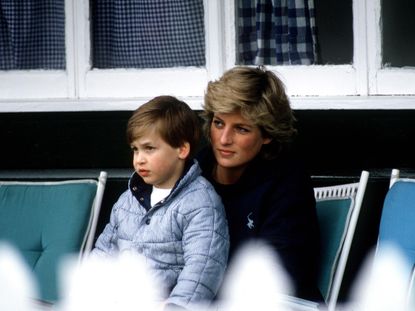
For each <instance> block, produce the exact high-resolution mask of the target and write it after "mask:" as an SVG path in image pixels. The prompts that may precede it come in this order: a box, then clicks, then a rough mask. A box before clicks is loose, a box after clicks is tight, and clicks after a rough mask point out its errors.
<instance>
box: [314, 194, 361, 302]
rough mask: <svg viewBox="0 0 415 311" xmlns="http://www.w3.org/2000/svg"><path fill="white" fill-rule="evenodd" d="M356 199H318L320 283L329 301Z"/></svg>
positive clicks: (322, 291) (320, 287) (325, 297)
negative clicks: (330, 290)
mask: <svg viewBox="0 0 415 311" xmlns="http://www.w3.org/2000/svg"><path fill="white" fill-rule="evenodd" d="M353 203H354V201H353V199H351V198H336V199H325V200H321V201H317V205H316V207H317V216H318V221H319V226H320V235H321V260H320V273H319V280H318V285H319V289H320V291H321V293H322V294H323V297H324V299H325V300H326V301H327V298H328V297H327V296H328V292H329V289H330V287H331V281H332V278H333V275H334V271H335V268H336V265H337V261H338V257H339V253H340V251H341V248H342V245H343V241H344V237H345V234H346V229H347V223H348V222H349V217H350V216H349V212H350V211H351V208H350V207H351V206H352V205H353Z"/></svg>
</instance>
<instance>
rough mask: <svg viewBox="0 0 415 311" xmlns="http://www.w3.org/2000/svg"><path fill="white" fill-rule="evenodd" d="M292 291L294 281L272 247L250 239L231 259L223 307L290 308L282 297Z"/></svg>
mask: <svg viewBox="0 0 415 311" xmlns="http://www.w3.org/2000/svg"><path fill="white" fill-rule="evenodd" d="M291 293H292V285H291V281H290V279H289V278H288V276H287V274H286V272H285V270H284V269H283V268H282V266H281V265H280V261H279V259H278V258H277V257H276V256H275V254H274V253H273V252H272V251H271V249H270V248H269V247H267V246H266V245H264V244H261V243H248V244H247V245H245V247H243V248H242V249H241V250H240V251H239V252H238V254H236V256H235V257H234V260H233V261H232V262H231V265H230V267H229V270H228V275H227V278H226V279H225V283H224V285H223V292H222V295H221V297H220V306H219V310H223V311H240V310H261V311H267V310H289V309H287V308H285V307H284V304H283V302H282V300H283V298H282V297H283V296H284V295H289V294H291Z"/></svg>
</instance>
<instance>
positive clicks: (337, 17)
mask: <svg viewBox="0 0 415 311" xmlns="http://www.w3.org/2000/svg"><path fill="white" fill-rule="evenodd" d="M315 9H316V26H317V42H318V45H317V46H318V48H317V57H318V63H319V64H335V65H341V64H352V63H353V1H352V0H336V1H333V0H316V1H315Z"/></svg>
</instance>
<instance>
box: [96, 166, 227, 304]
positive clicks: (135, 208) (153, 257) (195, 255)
mask: <svg viewBox="0 0 415 311" xmlns="http://www.w3.org/2000/svg"><path fill="white" fill-rule="evenodd" d="M200 174H201V170H200V167H199V165H198V163H197V162H196V161H195V162H194V163H193V164H192V166H191V167H190V168H189V169H188V170H187V172H186V174H185V175H184V176H183V177H182V178H181V179H180V180H179V181H178V183H176V185H175V187H174V188H173V190H172V191H171V193H170V194H169V196H168V197H166V198H165V199H164V200H162V201H161V202H159V203H157V204H156V205H155V206H154V207H152V208H150V206H149V200H150V197H149V196H150V193H151V186H149V185H146V184H144V183H143V181H142V179H141V178H140V177H139V176H138V175H137V174H135V173H134V174H133V175H132V177H131V179H130V181H129V189H128V190H127V191H125V192H124V193H123V194H122V195H121V196H120V198H119V199H118V201H117V202H116V203H115V205H114V206H113V209H112V212H111V218H110V222H109V223H108V224H107V226H106V227H105V229H104V231H103V232H102V234H101V235H100V236H99V237H98V240H97V242H96V244H95V248H94V249H93V250H92V255H93V256H106V255H111V254H116V253H118V252H121V251H123V250H129V251H131V250H133V251H136V252H137V253H140V254H143V255H144V256H145V257H146V258H147V262H148V264H149V266H150V267H151V268H152V271H153V272H154V275H155V276H156V278H157V280H158V281H159V282H161V284H163V285H164V286H165V290H166V293H167V296H168V297H167V301H166V302H167V303H171V304H175V305H178V306H181V307H191V306H193V305H194V304H198V303H202V302H203V303H206V302H208V301H210V300H212V299H213V298H214V296H215V295H216V293H217V291H218V289H219V286H220V284H221V282H222V279H223V276H224V272H225V268H226V264H227V260H228V251H229V236H228V227H227V221H226V216H225V211H224V208H223V205H222V202H221V199H220V197H219V196H218V195H217V194H216V192H215V191H214V189H213V187H212V185H211V184H210V183H209V182H208V181H207V180H206V179H205V178H203V177H202V176H200ZM144 206H147V208H148V209H149V210H148V211H147V209H146V208H145V207H144Z"/></svg>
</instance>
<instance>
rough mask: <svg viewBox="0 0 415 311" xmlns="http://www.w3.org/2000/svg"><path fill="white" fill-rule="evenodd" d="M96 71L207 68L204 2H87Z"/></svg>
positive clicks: (199, 0)
mask: <svg viewBox="0 0 415 311" xmlns="http://www.w3.org/2000/svg"><path fill="white" fill-rule="evenodd" d="M91 8H92V37H93V42H92V45H93V47H92V55H93V59H92V62H93V67H94V68H166V67H178V66H204V65H205V35H204V11H203V0H192V1H184V0H174V1H173V0H158V1H155V0H141V1H121V0H106V1H97V0H92V1H91Z"/></svg>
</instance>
